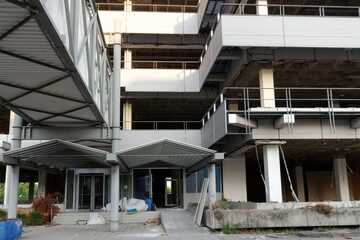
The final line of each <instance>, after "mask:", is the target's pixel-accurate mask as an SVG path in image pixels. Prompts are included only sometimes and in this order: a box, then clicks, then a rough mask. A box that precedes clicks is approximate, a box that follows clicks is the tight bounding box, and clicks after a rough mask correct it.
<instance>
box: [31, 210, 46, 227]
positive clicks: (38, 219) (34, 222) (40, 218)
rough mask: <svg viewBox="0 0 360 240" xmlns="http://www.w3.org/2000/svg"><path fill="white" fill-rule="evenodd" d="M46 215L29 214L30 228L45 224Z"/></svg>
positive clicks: (35, 212) (39, 213)
mask: <svg viewBox="0 0 360 240" xmlns="http://www.w3.org/2000/svg"><path fill="white" fill-rule="evenodd" d="M44 216H45V215H44V214H43V213H41V212H38V211H33V212H31V213H29V219H28V221H29V225H30V226H39V225H43V224H44Z"/></svg>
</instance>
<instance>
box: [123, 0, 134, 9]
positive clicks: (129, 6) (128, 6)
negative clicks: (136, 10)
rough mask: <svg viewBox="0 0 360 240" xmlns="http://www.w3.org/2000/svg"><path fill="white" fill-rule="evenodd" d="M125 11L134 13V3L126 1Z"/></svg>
mask: <svg viewBox="0 0 360 240" xmlns="http://www.w3.org/2000/svg"><path fill="white" fill-rule="evenodd" d="M124 10H125V11H126V12H131V11H132V1H131V0H125V6H124Z"/></svg>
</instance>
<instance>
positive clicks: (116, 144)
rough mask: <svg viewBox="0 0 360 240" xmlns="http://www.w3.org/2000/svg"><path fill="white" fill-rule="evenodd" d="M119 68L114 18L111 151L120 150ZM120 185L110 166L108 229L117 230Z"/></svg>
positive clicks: (118, 38) (117, 23) (118, 26)
mask: <svg viewBox="0 0 360 240" xmlns="http://www.w3.org/2000/svg"><path fill="white" fill-rule="evenodd" d="M120 70H121V21H120V19H115V24H114V71H113V84H112V104H111V106H112V109H111V110H112V113H113V114H112V116H113V119H112V126H111V128H112V137H113V139H112V152H113V153H115V152H117V151H119V150H120V140H121V139H120V119H121V118H120V107H121V103H120V81H121V78H120ZM119 186H120V167H119V165H112V166H111V213H110V230H111V231H112V232H117V231H118V230H119V210H118V209H119V207H118V204H119V198H120V192H119V190H120V189H119Z"/></svg>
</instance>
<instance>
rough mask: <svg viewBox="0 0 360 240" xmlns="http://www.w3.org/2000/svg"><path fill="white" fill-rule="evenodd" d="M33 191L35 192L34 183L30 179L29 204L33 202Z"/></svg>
mask: <svg viewBox="0 0 360 240" xmlns="http://www.w3.org/2000/svg"><path fill="white" fill-rule="evenodd" d="M34 190H35V181H34V179H30V181H29V202H30V203H31V202H33V201H34Z"/></svg>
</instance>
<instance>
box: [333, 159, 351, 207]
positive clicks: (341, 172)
mask: <svg viewBox="0 0 360 240" xmlns="http://www.w3.org/2000/svg"><path fill="white" fill-rule="evenodd" d="M334 171H335V183H336V195H337V200H338V201H350V191H349V182H348V175H347V168H346V158H345V157H344V156H336V157H335V158H334Z"/></svg>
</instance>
